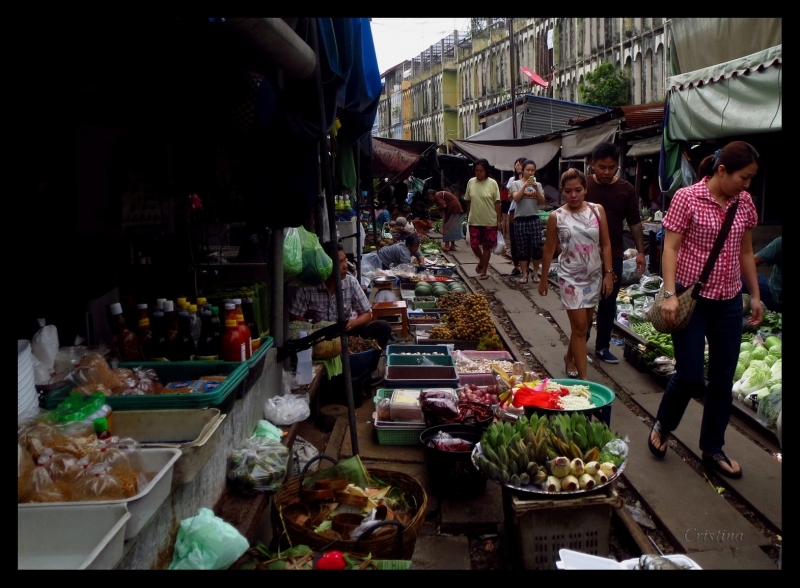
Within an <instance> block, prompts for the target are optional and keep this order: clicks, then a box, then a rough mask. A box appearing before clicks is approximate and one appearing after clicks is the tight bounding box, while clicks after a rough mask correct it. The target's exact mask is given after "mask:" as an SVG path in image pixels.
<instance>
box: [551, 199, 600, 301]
mask: <svg viewBox="0 0 800 588" xmlns="http://www.w3.org/2000/svg"><path fill="white" fill-rule="evenodd" d="M589 207H592V208H594V212H592V210H591V209H590V208H589ZM595 212H596V213H597V216H596V215H595ZM553 214H555V215H556V221H557V224H556V230H557V231H558V240H559V242H560V243H561V255H560V256H559V258H558V285H559V287H560V294H561V304H562V305H563V307H564V308H565V309H566V310H577V309H580V308H594V307H595V306H596V305H597V303H598V302H599V301H600V291H601V289H602V287H603V260H602V258H601V257H600V224H599V222H598V220H597V219H598V216H599V214H600V211H598V210H597V208H596V207H594V205H592V204H590V203H588V202H587V207H586V210H584V211H583V212H579V213H573V212H570V211H569V210H568V209H567V207H565V206H562V207H561V208H558V209H556V210H555V211H554V212H553Z"/></svg>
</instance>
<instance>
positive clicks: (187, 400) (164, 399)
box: [43, 361, 249, 413]
mask: <svg viewBox="0 0 800 588" xmlns="http://www.w3.org/2000/svg"><path fill="white" fill-rule="evenodd" d="M119 366H120V367H126V368H131V369H132V368H135V367H143V368H146V369H153V370H155V372H156V374H158V379H159V381H160V382H161V383H162V384H168V383H170V382H177V381H180V380H196V379H197V378H199V377H201V376H214V375H222V376H225V381H224V382H222V384H220V386H219V387H218V388H217V389H216V390H214V391H213V392H207V393H202V394H146V395H144V396H108V397H107V399H106V400H107V402H108V404H109V406H111V408H112V409H114V410H149V409H155V408H210V407H213V408H219V409H220V411H222V412H223V413H226V412H228V411H229V410H230V408H231V407H232V406H233V404H234V402H235V401H236V397H237V395H238V390H239V387H240V386H241V385H242V383H243V382H244V379H245V377H246V376H247V374H248V371H249V370H248V365H247V362H241V363H232V362H228V361H144V362H131V363H120V364H119ZM69 392H70V388H69V387H65V388H59V389H57V390H53V391H52V392H50V393H48V394H47V395H45V397H44V399H43V400H44V402H43V406H44V408H45V409H47V410H54V409H55V408H57V407H58V405H59V404H60V403H61V402H63V401H64V400H65V399H66V398H67V396H68V395H69Z"/></svg>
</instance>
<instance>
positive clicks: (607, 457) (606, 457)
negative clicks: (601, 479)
mask: <svg viewBox="0 0 800 588" xmlns="http://www.w3.org/2000/svg"><path fill="white" fill-rule="evenodd" d="M597 461H599V462H600V463H606V462H607V461H610V462H611V463H613V464H614V465H615V466H617V467H619V466H621V465H622V462H623V461H625V456H623V455H614V454H613V453H611V452H608V451H601V452H600V457H599V458H598V460H597Z"/></svg>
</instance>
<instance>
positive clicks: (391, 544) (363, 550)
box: [272, 469, 428, 560]
mask: <svg viewBox="0 0 800 588" xmlns="http://www.w3.org/2000/svg"><path fill="white" fill-rule="evenodd" d="M368 473H369V475H370V476H371V477H373V478H377V479H379V480H381V481H382V482H385V483H387V484H389V485H390V486H393V487H397V488H400V489H402V490H403V492H404V493H405V497H406V500H407V502H408V503H409V504H410V505H416V507H417V512H416V513H415V514H414V517H413V518H412V519H411V522H410V523H409V524H408V525H405V526H403V525H399V526H390V527H389V531H385V532H381V533H380V534H379V535H372V536H369V537H367V538H365V539H361V540H359V541H356V540H354V539H336V538H332V536H331V535H329V534H328V533H325V534H320V533H315V532H314V529H313V527H308V526H303V525H298V524H297V523H295V522H293V521H291V520H288V519H286V518H283V517H280V516H279V515H280V513H281V510H282V509H284V508H285V507H287V506H288V505H290V504H294V503H297V502H299V493H300V487H301V476H296V477H294V478H291V479H290V480H287V481H286V482H284V483H283V485H282V486H281V489H280V490H279V491H278V492H277V493H276V494H275V496H274V497H273V499H272V508H273V509H274V510H275V511H276V512H275V513H274V514H275V515H276V519H275V520H278V521H281V520H282V522H279V523H278V524H279V525H282V526H283V528H280V527H278V529H277V531H278V533H283V531H284V530H285V531H286V533H287V534H288V536H289V540H290V541H291V543H292V545H308V546H309V547H310V548H311V549H315V550H330V549H337V550H339V551H346V552H349V553H353V554H356V555H369V554H372V557H373V558H375V559H409V560H410V559H411V555H412V554H413V553H414V546H415V545H416V542H417V535H418V534H419V530H420V527H421V526H422V523H423V521H424V519H425V510H426V508H427V506H428V496H427V494H426V493H425V490H424V489H423V487H422V486H421V485H420V483H419V482H417V480H415V479H414V478H412V477H411V476H409V475H406V474H403V473H401V472H393V471H389V470H379V469H370V470H368ZM389 522H390V523H395V524H397V523H396V521H389ZM401 529H402V531H401ZM398 533H401V538H402V548H401V541H400V540H399V538H398Z"/></svg>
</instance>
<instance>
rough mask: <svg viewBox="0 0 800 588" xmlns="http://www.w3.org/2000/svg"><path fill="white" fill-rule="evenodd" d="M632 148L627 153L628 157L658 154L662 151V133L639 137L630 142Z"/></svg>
mask: <svg viewBox="0 0 800 588" xmlns="http://www.w3.org/2000/svg"><path fill="white" fill-rule="evenodd" d="M628 145H629V146H630V149H628V152H627V153H626V154H625V155H627V156H628V157H645V156H647V155H657V154H658V153H660V152H661V135H656V136H655V137H648V138H647V139H639V140H638V141H631V142H630V143H628Z"/></svg>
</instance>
